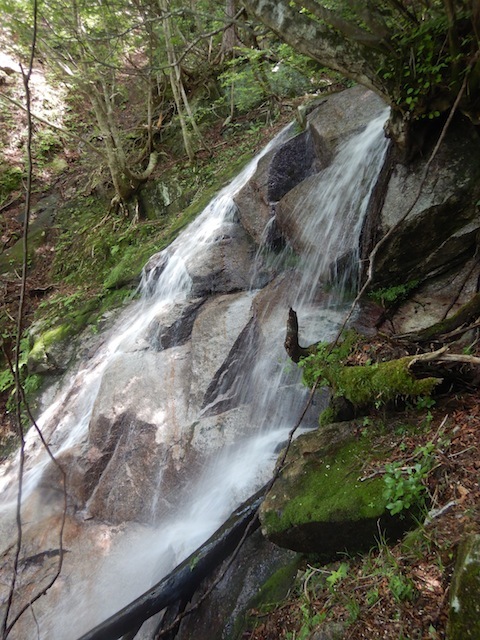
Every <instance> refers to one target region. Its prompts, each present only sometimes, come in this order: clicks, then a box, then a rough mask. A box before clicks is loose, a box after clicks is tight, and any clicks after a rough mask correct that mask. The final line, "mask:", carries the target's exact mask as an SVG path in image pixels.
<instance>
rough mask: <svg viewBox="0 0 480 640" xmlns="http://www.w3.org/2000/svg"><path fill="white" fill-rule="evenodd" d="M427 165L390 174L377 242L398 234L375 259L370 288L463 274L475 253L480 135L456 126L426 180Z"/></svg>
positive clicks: (397, 167)
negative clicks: (479, 139) (454, 273)
mask: <svg viewBox="0 0 480 640" xmlns="http://www.w3.org/2000/svg"><path fill="white" fill-rule="evenodd" d="M426 163H427V158H426V157H422V158H418V159H417V160H416V161H415V162H413V163H412V164H410V165H408V166H405V165H401V164H395V165H394V166H393V167H392V169H391V176H390V179H389V181H388V186H387V189H386V193H385V199H384V202H383V206H382V207H381V211H380V219H379V227H380V229H381V231H380V233H379V237H381V236H382V235H383V234H385V233H386V232H387V231H389V230H390V229H394V232H393V233H392V234H391V235H390V237H389V238H388V239H387V240H386V241H385V242H384V243H383V244H382V246H381V248H380V249H379V250H378V252H377V255H376V257H375V263H374V270H373V280H372V285H371V286H372V288H377V287H389V286H392V285H399V284H405V283H408V282H410V281H413V280H415V281H419V282H422V281H425V280H430V279H432V278H436V277H438V276H441V275H442V274H445V273H447V272H452V271H455V270H456V269H459V268H461V267H462V266H463V265H464V264H465V263H466V262H467V261H468V260H469V259H470V258H471V256H472V255H473V254H474V253H475V251H476V247H477V245H478V232H479V230H480V215H479V208H478V202H479V198H480V145H479V144H478V134H476V133H475V131H474V130H473V129H471V128H470V126H469V125H467V124H465V123H463V122H453V123H452V124H451V126H450V128H449V130H448V131H447V135H446V137H445V140H444V141H443V143H442V145H441V146H440V148H439V151H438V153H437V154H436V156H435V158H434V160H433V162H432V164H431V166H430V168H429V170H428V173H427V174H426V177H425V171H426V168H427V167H426ZM407 214H408V215H407ZM405 216H406V217H405Z"/></svg>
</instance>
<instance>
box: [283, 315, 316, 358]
mask: <svg viewBox="0 0 480 640" xmlns="http://www.w3.org/2000/svg"><path fill="white" fill-rule="evenodd" d="M285 350H286V352H287V353H288V355H289V357H290V358H291V359H292V360H293V362H296V363H298V362H300V360H301V359H302V358H306V357H307V356H309V355H310V354H311V353H312V348H311V347H301V346H300V345H299V343H298V318H297V314H296V312H295V311H294V310H293V309H292V308H291V307H290V309H289V310H288V320H287V335H286V337H285Z"/></svg>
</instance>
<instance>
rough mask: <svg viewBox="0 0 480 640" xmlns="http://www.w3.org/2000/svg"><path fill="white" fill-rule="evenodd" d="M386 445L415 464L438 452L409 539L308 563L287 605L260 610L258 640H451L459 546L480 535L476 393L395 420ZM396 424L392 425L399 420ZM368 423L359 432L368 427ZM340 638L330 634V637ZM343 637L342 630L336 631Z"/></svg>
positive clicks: (255, 616)
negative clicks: (329, 560)
mask: <svg viewBox="0 0 480 640" xmlns="http://www.w3.org/2000/svg"><path fill="white" fill-rule="evenodd" d="M385 424H386V427H385V429H386V433H385V435H383V436H381V437H380V439H379V445H382V447H384V446H388V448H389V450H390V451H391V454H390V456H387V458H385V459H383V460H382V468H380V469H365V470H364V475H365V476H368V475H370V474H371V473H377V472H380V473H385V471H386V469H388V468H389V465H390V464H394V465H395V464H396V465H398V466H399V467H402V468H405V467H406V466H408V465H412V464H413V461H414V460H417V459H418V455H419V453H420V454H422V455H423V454H425V455H426V456H429V457H430V456H431V470H430V472H429V473H428V475H427V476H426V478H425V479H424V481H423V482H422V484H423V486H424V487H425V490H426V493H425V496H426V497H427V502H428V509H425V511H424V512H423V514H422V516H421V518H420V519H419V521H418V522H417V523H416V526H415V527H414V528H413V529H412V530H411V531H409V532H408V533H407V534H406V535H405V536H404V537H403V538H402V539H401V540H399V541H397V542H396V543H394V544H387V543H386V541H385V540H383V539H381V537H379V540H378V544H377V545H376V546H375V547H374V548H372V549H371V550H370V552H369V553H367V554H361V555H358V556H349V555H345V556H339V559H338V561H337V562H334V563H332V564H329V565H321V564H316V563H315V562H305V565H304V566H303V568H302V569H301V570H300V571H299V572H298V575H297V579H296V582H295V586H294V587H293V588H292V590H291V592H290V593H289V595H288V596H287V598H285V600H284V601H282V602H281V603H279V604H272V605H267V606H266V607H264V608H263V607H262V608H260V609H257V610H253V611H250V616H251V620H252V624H251V627H250V631H249V632H248V633H245V635H244V638H249V640H278V639H283V638H285V639H289V640H293V639H296V640H299V639H302V638H303V639H306V638H312V639H313V638H315V637H316V636H315V630H316V629H317V628H318V629H322V630H323V632H324V633H326V635H319V636H318V637H320V638H329V639H330V638H332V640H333V639H334V638H337V637H338V638H342V640H380V639H389V640H393V639H395V640H401V639H403V640H427V639H429V640H432V639H437V640H440V639H444V638H446V626H447V620H448V609H449V601H450V584H451V578H452V573H453V570H454V566H455V559H456V553H457V549H458V544H459V542H460V541H461V540H462V539H464V538H465V536H466V535H468V534H473V533H475V534H478V533H480V485H479V475H480V459H479V455H478V452H479V450H480V406H479V405H478V396H477V395H476V394H473V393H472V394H454V393H453V394H449V395H447V396H445V397H442V398H439V399H438V400H437V401H436V403H435V406H432V407H431V408H430V409H427V410H423V412H420V413H419V411H418V410H417V409H415V410H413V409H410V410H408V411H406V412H405V413H403V414H399V415H397V416H387V419H386V421H385ZM389 425H390V426H389ZM368 428H369V427H368V426H364V425H363V423H359V433H361V431H362V429H368ZM327 631H328V633H329V634H330V635H328V633H327ZM335 633H338V635H335Z"/></svg>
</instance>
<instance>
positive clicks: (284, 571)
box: [249, 555, 301, 608]
mask: <svg viewBox="0 0 480 640" xmlns="http://www.w3.org/2000/svg"><path fill="white" fill-rule="evenodd" d="M300 561H301V556H300V555H298V556H297V557H296V558H295V559H294V560H293V561H292V562H289V563H288V564H287V565H286V566H284V567H281V568H280V569H278V571H276V572H275V573H274V574H273V575H272V576H270V578H268V580H267V581H266V582H265V583H264V584H263V585H262V587H261V588H260V590H259V592H258V593H257V595H256V596H255V597H254V598H253V599H252V600H251V601H250V603H249V607H256V608H258V607H268V605H272V604H277V603H278V602H280V601H281V600H283V598H285V596H286V595H287V593H288V591H289V589H290V587H291V586H292V583H293V582H294V580H295V577H296V575H297V571H298V567H299V565H300Z"/></svg>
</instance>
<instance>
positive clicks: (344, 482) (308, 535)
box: [260, 422, 401, 558]
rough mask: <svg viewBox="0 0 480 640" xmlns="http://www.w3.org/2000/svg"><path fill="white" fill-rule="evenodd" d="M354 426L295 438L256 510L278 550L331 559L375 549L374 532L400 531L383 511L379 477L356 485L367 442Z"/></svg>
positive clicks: (368, 453) (329, 428) (338, 425)
mask: <svg viewBox="0 0 480 640" xmlns="http://www.w3.org/2000/svg"><path fill="white" fill-rule="evenodd" d="M355 429H356V426H355V424H354V423H350V422H343V423H335V424H330V425H328V426H327V427H324V428H322V429H321V430H317V431H313V432H310V433H307V434H305V435H302V436H300V437H299V438H298V439H297V440H296V441H295V442H294V443H293V444H292V446H291V449H290V451H289V453H288V457H287V459H286V463H285V466H284V467H283V469H282V471H281V472H280V474H279V477H278V478H277V480H276V481H275V484H274V485H273V487H272V489H271V490H270V492H269V493H268V495H267V497H266V499H265V501H264V502H263V504H262V506H261V510H260V520H261V523H262V532H263V534H264V535H265V536H266V537H267V538H268V539H269V540H271V541H272V542H274V543H275V544H278V545H279V546H281V547H286V548H289V549H293V550H294V551H301V552H304V553H318V554H320V555H322V556H324V557H325V558H332V557H334V556H335V555H336V554H337V553H341V552H343V551H347V552H351V553H354V552H357V551H361V550H366V549H369V548H370V547H371V546H373V545H374V544H375V539H376V537H378V532H379V528H380V530H382V529H383V530H385V531H386V532H387V534H388V535H397V534H398V533H399V531H400V528H401V525H400V522H399V520H398V519H397V518H395V517H392V516H391V515H390V514H389V513H388V511H387V509H386V499H385V497H384V496H383V490H384V483H383V479H382V478H381V477H378V476H377V477H372V478H368V479H365V480H363V481H362V480H361V479H360V478H361V476H362V468H363V464H364V462H365V460H367V459H368V458H369V457H371V455H372V454H371V451H372V442H371V441H370V439H369V438H368V437H366V438H362V439H360V440H359V439H358V436H357V435H356V434H355Z"/></svg>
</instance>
